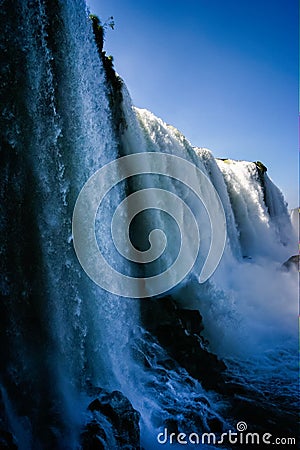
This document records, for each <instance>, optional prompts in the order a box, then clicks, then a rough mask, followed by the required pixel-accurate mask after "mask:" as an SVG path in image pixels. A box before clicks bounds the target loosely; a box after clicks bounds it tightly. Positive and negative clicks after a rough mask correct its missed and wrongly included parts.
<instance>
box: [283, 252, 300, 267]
mask: <svg viewBox="0 0 300 450" xmlns="http://www.w3.org/2000/svg"><path fill="white" fill-rule="evenodd" d="M299 260H300V255H293V256H291V257H290V258H289V259H288V260H287V261H285V263H283V264H282V267H284V268H285V269H288V270H290V269H293V268H295V269H297V270H299Z"/></svg>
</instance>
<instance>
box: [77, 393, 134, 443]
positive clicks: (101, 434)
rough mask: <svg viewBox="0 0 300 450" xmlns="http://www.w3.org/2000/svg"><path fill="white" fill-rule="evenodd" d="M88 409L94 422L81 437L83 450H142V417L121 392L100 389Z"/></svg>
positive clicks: (90, 423) (89, 423)
mask: <svg viewBox="0 0 300 450" xmlns="http://www.w3.org/2000/svg"><path fill="white" fill-rule="evenodd" d="M89 391H90V392H91V391H93V392H97V398H95V399H94V400H93V401H92V402H91V403H90V404H89V406H88V411H89V412H90V415H91V420H90V421H89V422H88V423H87V425H86V426H85V429H84V430H83V432H82V434H81V445H82V450H92V449H96V450H98V449H99V450H102V449H110V448H114V449H116V450H117V449H125V448H126V449H127V450H139V449H140V429H139V419H140V414H139V413H138V412H137V411H136V410H135V409H134V408H133V407H132V405H131V403H130V402H129V400H128V399H127V398H126V397H125V396H124V395H123V394H122V393H121V392H119V391H113V392H111V393H109V392H106V391H104V390H103V389H101V388H99V389H98V388H94V389H91V388H90V389H89Z"/></svg>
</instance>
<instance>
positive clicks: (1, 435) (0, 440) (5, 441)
mask: <svg viewBox="0 0 300 450" xmlns="http://www.w3.org/2000/svg"><path fill="white" fill-rule="evenodd" d="M0 449H1V450H18V447H17V444H16V442H15V439H14V437H13V435H12V433H9V432H8V431H5V430H0Z"/></svg>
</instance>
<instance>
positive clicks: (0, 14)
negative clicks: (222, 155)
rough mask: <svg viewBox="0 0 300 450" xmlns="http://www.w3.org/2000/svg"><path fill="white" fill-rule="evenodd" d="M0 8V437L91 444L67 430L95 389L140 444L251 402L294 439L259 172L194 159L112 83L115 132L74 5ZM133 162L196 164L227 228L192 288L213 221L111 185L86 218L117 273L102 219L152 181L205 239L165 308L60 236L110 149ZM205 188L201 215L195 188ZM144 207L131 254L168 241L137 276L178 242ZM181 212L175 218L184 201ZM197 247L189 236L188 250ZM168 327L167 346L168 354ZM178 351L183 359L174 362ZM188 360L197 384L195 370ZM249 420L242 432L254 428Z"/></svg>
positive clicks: (137, 182)
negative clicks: (113, 290)
mask: <svg viewBox="0 0 300 450" xmlns="http://www.w3.org/2000/svg"><path fill="white" fill-rule="evenodd" d="M0 5H1V9H0V23H1V28H2V30H3V31H2V35H1V47H0V48H1V63H2V66H1V86H0V98H1V152H2V156H1V167H2V171H1V173H2V175H1V236H2V241H1V266H2V267H1V284H0V287H1V296H2V314H1V319H0V320H1V345H2V349H3V350H2V358H1V378H0V381H1V394H2V395H1V428H2V429H4V430H6V431H9V432H11V433H12V434H13V435H14V436H15V439H16V443H17V447H18V448H20V449H24V450H27V449H47V448H49V449H60V448H63V449H77V448H88V447H84V444H82V441H81V438H80V433H81V431H82V429H83V427H84V425H85V424H86V423H87V421H88V420H89V418H88V414H89V413H87V411H86V407H87V406H88V404H89V402H90V400H91V394H90V391H91V389H90V387H91V386H92V387H93V388H95V387H102V388H105V389H107V390H109V391H111V390H113V389H118V390H121V391H122V392H123V394H124V395H126V397H127V398H128V399H129V400H130V402H131V403H132V405H133V406H134V408H135V409H136V410H138V411H139V412H140V413H141V420H140V427H141V433H142V445H143V446H144V448H145V449H146V450H148V449H149V450H150V449H153V448H156V446H157V447H158V448H159V447H160V446H161V445H159V444H158V443H157V439H156V437H157V434H158V433H159V432H161V431H162V430H163V428H164V427H166V426H167V427H168V428H169V429H170V430H171V431H172V430H174V432H175V433H177V432H180V431H183V432H195V431H198V432H209V431H211V430H216V431H218V432H221V431H222V430H227V429H228V428H230V427H231V429H233V427H234V426H235V424H236V422H237V421H238V420H239V419H240V420H242V419H243V418H244V417H243V416H242V415H243V414H245V417H247V420H248V421H250V418H251V408H250V406H249V405H250V404H251V402H252V403H253V402H254V404H255V407H256V408H257V411H260V413H259V414H260V423H259V425H260V428H259V430H261V429H263V428H264V426H265V431H266V432H267V431H270V430H269V429H267V427H268V426H271V425H272V420H270V417H268V414H269V413H270V411H271V410H272V408H274V405H275V406H276V408H277V416H276V417H275V419H276V420H277V422H278V423H277V422H276V420H275V422H276V424H275V427H279V428H280V423H279V422H280V421H281V430H280V431H282V433H281V434H282V435H283V436H284V435H285V433H286V434H291V433H292V431H293V430H294V428H293V427H294V426H295V416H296V415H295V407H294V403H295V402H294V396H295V391H296V384H295V379H296V373H295V367H296V364H295V358H296V357H295V355H296V350H295V345H296V337H295V334H296V324H295V317H296V308H297V307H296V304H297V278H296V271H295V270H294V269H293V268H291V269H290V270H287V269H285V268H283V267H282V263H284V262H285V261H286V260H287V259H288V258H289V257H290V256H291V255H293V254H294V253H296V238H295V236H294V232H293V230H292V227H291V222H290V218H289V215H288V213H287V208H286V205H285V203H284V199H283V196H282V194H281V192H280V191H279V190H278V188H277V187H276V186H275V185H274V184H273V183H272V181H271V180H270V179H269V178H268V176H267V174H266V173H265V168H264V166H262V165H261V164H259V163H256V164H255V163H248V162H243V161H239V162H237V161H231V160H224V161H222V160H215V159H214V158H213V156H212V154H211V153H210V151H209V150H206V149H201V148H193V147H192V146H191V144H190V143H189V142H188V141H187V140H186V139H185V138H184V136H183V135H181V134H180V132H179V131H178V130H176V129H175V128H173V127H171V126H168V125H166V124H165V123H164V122H163V121H162V120H160V119H158V118H156V117H155V116H154V115H153V114H151V113H150V112H148V111H146V110H140V109H137V108H133V107H132V105H131V100H130V97H129V95H128V92H127V91H126V88H125V86H123V89H122V92H118V95H119V97H118V99H119V102H120V98H121V99H122V103H121V102H120V104H119V105H118V107H119V114H120V116H119V117H122V120H123V121H124V123H123V127H122V129H120V127H119V128H118V127H117V126H116V123H114V121H116V103H115V104H114V109H113V108H112V106H111V92H110V91H109V89H110V87H109V80H108V79H107V74H105V71H104V68H103V64H102V59H101V58H99V55H98V50H99V49H97V46H96V44H95V42H94V37H93V32H92V26H91V23H90V21H89V19H88V11H87V9H86V5H85V2H84V1H83V0H76V1H74V0H72V1H71V0H65V1H59V0H57V1H55V2H52V3H51V4H50V2H49V1H48V0H44V1H43V0H18V1H16V2H14V3H13V4H12V3H11V2H9V1H8V0H2V1H1V3H0ZM140 152H143V153H146V152H152V153H158V154H160V153H166V154H170V155H174V156H177V157H181V158H184V159H185V160H187V161H190V162H192V163H193V164H194V165H195V166H197V167H198V168H199V169H201V171H202V172H203V174H205V175H206V176H207V177H208V178H209V179H210V181H211V183H212V184H213V185H214V187H215V189H216V191H217V193H218V195H219V198H220V199H221V202H222V205H223V208H224V213H225V216H226V222H227V241H226V245H225V252H224V255H223V258H222V260H221V263H220V265H219V266H218V268H217V270H216V272H215V273H214V275H213V276H212V277H211V278H210V279H209V280H208V281H206V282H205V283H201V282H200V281H201V280H200V276H201V275H200V272H201V270H200V268H201V267H202V265H203V263H204V260H205V258H206V256H207V253H208V251H209V245H210V242H209V235H208V234H206V232H205V230H207V229H208V228H209V227H208V225H209V220H208V213H207V209H205V207H204V206H203V204H201V202H200V203H199V200H198V199H197V198H196V196H195V194H194V193H192V192H190V191H189V190H188V189H187V187H186V186H183V184H182V183H180V182H179V181H178V180H174V179H170V178H168V177H165V176H163V175H158V174H157V175H149V174H148V175H136V176H135V177H133V179H132V180H130V181H128V182H127V183H125V182H122V183H119V184H118V185H117V186H115V187H114V188H113V189H112V190H111V192H110V193H109V196H108V197H109V198H107V199H106V200H105V202H104V204H103V205H101V208H99V211H98V214H97V218H96V234H97V239H98V242H99V244H101V246H102V249H103V252H104V254H105V256H106V257H108V259H109V261H110V263H111V264H112V265H113V266H115V267H116V268H118V270H120V272H123V273H127V274H128V275H132V273H135V271H136V270H137V268H136V266H135V265H134V264H129V263H128V262H126V261H125V260H124V259H122V258H120V255H118V254H117V252H116V251H115V250H112V249H111V248H112V247H111V246H113V242H112V239H111V230H110V224H111V219H112V216H113V213H114V211H115V209H116V208H117V206H118V205H119V204H120V203H121V201H122V200H123V199H124V198H125V197H126V193H128V192H130V191H135V190H140V189H145V188H153V187H157V186H159V187H160V188H161V189H163V190H165V191H166V190H168V191H170V192H172V193H174V194H176V195H178V196H179V197H180V198H181V199H182V200H183V201H184V202H185V203H187V204H188V205H189V207H190V208H191V210H192V212H193V214H194V215H195V217H196V218H197V223H198V225H199V228H200V230H202V231H203V234H202V236H201V249H200V255H199V256H198V259H197V261H196V264H195V265H194V267H193V270H192V272H191V273H190V274H189V276H188V277H186V278H185V279H184V281H183V282H182V283H180V284H179V285H178V286H176V287H174V289H173V290H171V291H170V292H168V294H170V295H169V297H166V298H162V299H161V300H159V299H158V300H154V299H131V298H128V299H125V298H120V297H118V296H116V295H113V294H109V293H108V292H106V291H104V290H102V289H101V288H99V287H98V286H96V285H95V284H94V283H93V282H92V281H91V280H90V279H89V278H88V277H87V276H86V274H85V273H84V272H83V270H82V268H81V266H80V265H79V262H78V260H77V258H76V255H75V252H74V248H73V242H72V224H71V220H72V213H73V209H74V205H75V201H76V198H77V196H78V194H79V192H80V190H81V188H82V187H83V185H84V183H85V182H86V181H87V180H88V179H89V177H90V176H91V175H92V174H93V173H94V172H95V171H96V170H97V169H99V168H100V167H103V166H104V165H105V164H107V163H108V162H110V161H114V160H115V159H117V158H118V157H119V156H120V155H129V154H132V153H140ZM160 169H161V170H162V169H165V171H167V169H168V168H167V167H164V168H160ZM201 194H202V196H203V198H204V200H205V202H206V203H207V204H208V205H209V204H213V202H214V197H213V196H212V195H211V192H210V191H209V190H206V188H205V186H201ZM155 195H157V194H155ZM148 213H149V214H148V215H147V214H146V212H145V213H144V212H143V213H141V214H140V217H138V216H137V217H136V218H135V222H134V223H133V226H132V227H131V228H130V232H131V237H132V241H133V243H134V245H135V246H136V248H138V249H140V250H142V251H143V250H146V249H147V238H148V235H149V232H150V231H151V230H152V229H154V228H159V229H163V230H164V231H165V234H166V236H167V238H168V242H169V243H170V242H172V246H171V247H170V248H169V252H165V253H163V254H162V257H161V258H160V259H159V260H158V263H157V264H152V265H150V264H149V266H147V267H146V269H145V270H144V272H142V273H143V275H145V274H146V275H147V276H149V275H152V274H154V273H157V272H160V271H161V270H164V269H165V268H166V267H168V266H169V265H170V264H172V262H173V261H174V259H175V258H176V253H177V252H178V248H179V245H180V242H179V239H178V238H177V237H176V236H178V229H177V228H176V224H174V221H172V220H171V219H170V217H169V216H168V215H166V214H164V213H162V212H160V211H153V210H151V211H148ZM178 214H179V216H180V215H181V216H184V213H183V209H182V210H181V209H180V207H179V206H178ZM176 233H177V234H176ZM193 240H194V236H193V235H190V236H188V239H187V242H188V246H190V248H191V249H192V246H193V245H194V242H193ZM112 282H113V280H112ZM170 298H171V300H170ZM151 302H152V303H151ZM164 302H165V303H164ZM160 305H165V306H160ZM151 308H157V309H156V311H157V312H158V314H157V317H155V314H154V317H152V316H151ZM164 308H165V309H164ZM186 310H193V314H194V317H195V321H196V322H197V321H198V324H197V326H196V328H197V330H198V331H197V333H198V336H196V337H195V335H196V334H197V333H194V332H192V331H188V329H189V325H186V324H185V325H183V319H182V318H183V317H185V316H184V314H185V313H184V312H182V311H186ZM197 311H200V313H201V316H202V321H203V325H204V331H203V330H202V329H201V330H200V325H201V326H202V323H201V324H200V322H201V316H200V314H199V313H197ZM151 317H152V319H151V320H150V318H151ZM188 317H189V320H190V321H191V320H193V319H191V316H188ZM161 326H164V327H165V328H164V329H165V330H167V333H166V332H165V334H164V333H161V328H160V327H161ZM172 328H173V330H172ZM190 330H191V329H190ZM199 330H200V331H199ZM168 333H173V334H171V335H172V338H171V341H172V339H173V340H174V341H176V339H178V341H179V342H175V343H174V344H173V343H172V342H171V343H167V341H166V334H168ZM176 333H177V334H176ZM180 333H181V334H180ZM200 335H201V336H200ZM176 336H177V337H176ZM205 339H207V340H208V343H207V342H206V341H205ZM180 340H182V342H184V346H185V347H184V348H180V351H179V350H178V348H177V347H176V345H177V346H179V345H180ZM189 346H191V347H190V348H189ZM164 347H165V348H164ZM211 351H213V352H214V353H215V354H217V355H218V357H219V358H222V359H223V360H224V361H225V363H226V366H227V369H226V367H225V365H223V363H221V362H220V360H219V359H218V358H217V357H216V356H214V355H213V354H211V353H210V352H211ZM197 352H201V358H202V360H201V361H202V362H204V361H205V362H206V363H207V367H206V371H207V373H208V374H209V375H208V376H205V370H204V373H202V372H201V367H200V369H199V366H197V370H196V369H195V368H194V366H193V364H194V362H193V361H194V360H193V358H195V356H194V354H196V356H197V355H198V353H197ZM189 357H190V358H191V363H190V365H189V363H187V360H188V358H189ZM197 361H198V360H197ZM198 369H199V370H200V372H199V371H198ZM275 372H276V373H275ZM211 374H214V375H211ZM210 375H211V377H212V379H213V381H212V380H209V377H210ZM214 377H215V378H214ZM222 377H223V378H222ZM226 386H227V387H226ZM228 386H231V387H230V388H228ZM235 389H236V390H238V389H239V392H240V397H238V394H236V392H235ZM289 407H290V411H289ZM243 408H244V409H243ZM252 411H253V409H252ZM278 411H279V412H278ZM239 415H240V416H239ZM287 416H288V417H287ZM225 418H226V419H225ZM99 420H100V421H101V420H102V426H103V429H104V430H105V433H104V434H105V435H106V440H105V439H104V438H103V435H102V438H103V439H104V441H105V444H104V443H103V442H104V441H103V442H102V441H101V442H102V444H103V446H106V447H105V448H108V449H114V448H122V444H120V441H118V439H119V437H118V439H117V437H116V433H115V435H114V433H113V429H112V426H111V424H110V423H109V422H108V421H107V420H106V419H105V418H103V417H102V419H101V417H100V419H99ZM264 421H265V422H264ZM250 425H251V426H252V427H254V428H255V425H256V424H255V420H254V418H252V419H251V424H250ZM250 425H249V426H250ZM273 428H274V426H273ZM270 432H273V429H272V431H270ZM99 445H100V444H99ZM124 445H125V444H124ZM81 446H82V447H81ZM179 447H180V445H179ZM192 447H193V446H192ZM11 448H13V447H11ZM99 448H100V447H99ZM102 448H103V447H102ZM128 448H129V447H128ZM131 448H137V447H134V446H133V444H132V447H131ZM172 448H173V445H172ZM175 448H176V447H175ZM203 448H205V447H204V446H203ZM209 448H212V447H211V446H210V447H209ZM228 448H229V447H228ZM236 448H238V447H236Z"/></svg>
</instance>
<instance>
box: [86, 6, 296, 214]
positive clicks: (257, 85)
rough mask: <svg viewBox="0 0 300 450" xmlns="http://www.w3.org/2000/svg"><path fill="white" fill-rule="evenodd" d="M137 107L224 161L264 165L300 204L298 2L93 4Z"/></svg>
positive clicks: (293, 201) (108, 48) (290, 198)
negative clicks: (108, 24)
mask: <svg viewBox="0 0 300 450" xmlns="http://www.w3.org/2000/svg"><path fill="white" fill-rule="evenodd" d="M87 3H88V5H89V6H90V9H91V12H92V13H95V14H97V15H99V17H100V18H101V20H102V21H105V19H107V18H108V17H109V16H113V17H114V20H115V30H114V31H112V30H108V31H107V33H106V43H105V49H106V51H107V53H108V54H111V55H113V57H114V62H115V68H116V70H117V71H118V73H119V74H120V75H121V76H122V78H123V79H124V80H125V82H126V84H127V87H128V89H129V91H130V93H131V96H132V99H133V102H134V104H135V105H136V106H138V107H142V108H147V109H149V110H150V111H152V112H153V113H154V114H156V115H157V116H159V117H161V118H162V119H163V120H164V121H165V122H167V123H170V124H172V125H174V126H175V127H177V128H178V129H179V130H180V131H181V132H182V133H183V134H184V135H185V136H186V137H187V138H188V140H189V141H190V142H191V143H192V144H193V145H195V146H199V147H207V148H209V149H211V150H212V152H213V154H214V155H215V156H216V157H226V158H233V159H245V160H250V161H255V160H261V161H262V162H263V163H264V164H265V165H266V166H267V167H268V173H269V176H270V177H271V178H272V179H273V181H274V182H275V183H276V184H277V185H278V186H279V187H280V188H281V189H282V191H283V193H284V195H285V197H286V199H287V200H288V202H289V206H290V207H297V206H298V1H297V0H87Z"/></svg>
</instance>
